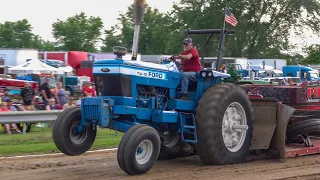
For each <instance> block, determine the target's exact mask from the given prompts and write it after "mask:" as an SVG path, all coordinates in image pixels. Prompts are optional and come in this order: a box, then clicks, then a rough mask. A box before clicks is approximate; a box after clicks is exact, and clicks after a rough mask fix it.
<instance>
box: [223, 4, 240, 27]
mask: <svg viewBox="0 0 320 180" xmlns="http://www.w3.org/2000/svg"><path fill="white" fill-rule="evenodd" d="M225 21H226V22H227V23H229V24H231V25H232V26H236V25H237V24H238V21H237V19H236V17H234V15H233V14H232V13H231V11H230V9H229V8H226V15H225Z"/></svg>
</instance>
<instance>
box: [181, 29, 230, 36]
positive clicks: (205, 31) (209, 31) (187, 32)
mask: <svg viewBox="0 0 320 180" xmlns="http://www.w3.org/2000/svg"><path fill="white" fill-rule="evenodd" d="M223 31H224V34H235V30H227V29H200V30H191V29H190V28H188V29H186V30H185V31H184V32H185V37H188V36H189V35H190V34H220V33H222V32H223Z"/></svg>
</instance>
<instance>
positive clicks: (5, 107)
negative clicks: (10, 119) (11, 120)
mask: <svg viewBox="0 0 320 180" xmlns="http://www.w3.org/2000/svg"><path fill="white" fill-rule="evenodd" d="M1 112H10V110H9V109H8V104H7V103H6V102H2V103H1V104H0V113H1ZM11 128H13V129H14V130H15V131H16V132H17V133H19V134H21V130H20V129H19V128H18V127H17V125H16V124H11ZM11 128H10V125H9V124H5V125H4V129H5V131H6V133H7V134H12V133H11Z"/></svg>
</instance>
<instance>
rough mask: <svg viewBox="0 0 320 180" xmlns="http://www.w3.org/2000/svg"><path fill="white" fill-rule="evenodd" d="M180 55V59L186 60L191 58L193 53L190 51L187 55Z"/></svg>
mask: <svg viewBox="0 0 320 180" xmlns="http://www.w3.org/2000/svg"><path fill="white" fill-rule="evenodd" d="M180 57H181V58H182V59H187V60H189V59H191V58H192V57H193V55H192V54H191V53H190V54H187V55H180Z"/></svg>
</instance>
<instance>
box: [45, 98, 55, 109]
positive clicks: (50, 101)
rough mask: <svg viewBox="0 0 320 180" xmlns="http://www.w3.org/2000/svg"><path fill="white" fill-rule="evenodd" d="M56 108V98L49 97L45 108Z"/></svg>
mask: <svg viewBox="0 0 320 180" xmlns="http://www.w3.org/2000/svg"><path fill="white" fill-rule="evenodd" d="M54 109H58V106H57V105H56V100H55V99H54V98H51V99H49V104H48V105H47V106H46V110H54Z"/></svg>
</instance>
